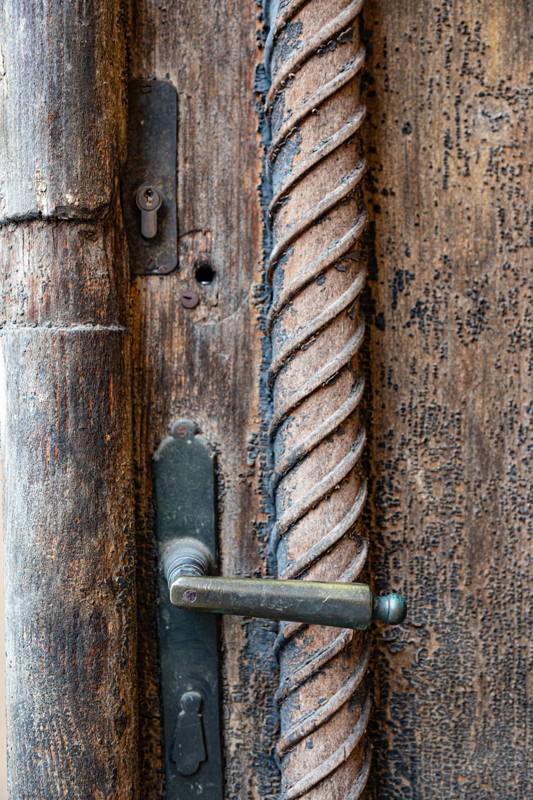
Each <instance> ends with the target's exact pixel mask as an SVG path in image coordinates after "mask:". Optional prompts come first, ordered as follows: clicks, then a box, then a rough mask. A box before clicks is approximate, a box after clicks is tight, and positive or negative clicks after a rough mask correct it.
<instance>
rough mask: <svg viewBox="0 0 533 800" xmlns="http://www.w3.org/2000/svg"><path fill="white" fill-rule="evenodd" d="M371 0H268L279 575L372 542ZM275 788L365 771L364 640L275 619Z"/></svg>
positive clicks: (356, 779) (361, 781) (309, 573)
mask: <svg viewBox="0 0 533 800" xmlns="http://www.w3.org/2000/svg"><path fill="white" fill-rule="evenodd" d="M361 7H362V0H358V1H356V2H346V0H292V2H291V1H290V0H288V1H286V2H283V0H280V2H275V3H272V4H271V6H270V12H271V19H270V35H269V41H268V44H267V67H268V68H269V72H270V81H271V82H270V89H269V92H268V96H267V110H268V114H269V120H270V131H271V142H270V151H269V169H270V176H271V181H272V200H271V205H270V218H271V233H272V250H271V253H270V258H269V264H268V270H269V278H270V280H271V282H272V287H273V298H272V305H271V308H270V312H269V327H270V335H271V343H272V363H271V368H270V381H271V388H272V399H273V413H272V422H271V435H272V440H273V448H274V469H275V475H274V491H275V504H276V520H277V522H276V524H275V526H274V530H273V533H272V546H273V549H274V552H275V554H276V558H277V565H278V577H280V578H285V579H287V578H301V579H303V580H327V581H354V580H357V579H358V578H359V576H360V574H361V571H362V569H363V568H364V564H365V560H366V553H367V545H366V542H365V541H364V540H363V539H362V538H361V537H360V535H359V530H358V521H359V517H360V514H361V511H362V507H363V504H364V501H365V493H366V489H365V482H364V479H363V476H362V475H361V468H360V459H361V453H362V450H363V446H364V441H365V433H364V430H363V428H362V426H361V422H360V420H359V414H358V408H359V404H360V400H361V396H362V392H363V380H362V378H361V377H360V375H359V371H358V368H357V354H358V351H359V348H360V346H361V342H362V339H363V334H364V326H363V322H362V319H361V314H360V309H359V295H360V293H361V290H362V289H363V286H364V282H365V268H364V258H363V254H362V252H361V248H360V238H361V235H362V232H363V229H364V225H365V213H364V209H363V206H362V199H361V191H360V183H361V179H362V176H363V172H364V160H363V155H362V149H361V144H360V139H359V133H358V132H359V128H360V126H361V122H362V120H363V117H364V113H365V110H364V107H363V106H362V105H361V102H360V97H359V78H360V70H361V67H362V64H363V58H364V53H363V49H362V47H361V44H360V40H359V16H358V15H359V13H360V11H361ZM278 648H279V659H280V686H279V691H278V700H279V703H280V716H281V734H280V740H279V743H278V756H279V758H280V761H281V767H282V797H283V798H285V800H294V799H295V798H300V797H305V798H308V799H309V800H311V799H312V800H319V799H320V800H326V798H327V800H337V799H338V800H354V798H358V797H359V796H360V794H361V793H362V791H363V789H364V786H365V783H366V779H367V775H368V769H369V751H368V748H367V746H366V743H365V737H364V733H365V729H366V725H367V720H368V715H369V707H370V701H369V697H368V694H367V692H366V690H365V686H364V680H363V679H364V677H365V673H366V670H367V662H368V650H367V644H366V641H365V637H364V635H363V634H359V633H355V632H353V631H348V630H341V631H339V630H338V629H333V628H323V627H317V626H309V625H302V624H294V623H290V624H282V626H281V629H280V634H279V637H278Z"/></svg>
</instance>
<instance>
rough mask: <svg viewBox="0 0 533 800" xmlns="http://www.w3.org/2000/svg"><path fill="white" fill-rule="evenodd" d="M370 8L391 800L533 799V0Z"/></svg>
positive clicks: (384, 758) (377, 456) (376, 415)
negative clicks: (531, 768) (399, 610)
mask: <svg viewBox="0 0 533 800" xmlns="http://www.w3.org/2000/svg"><path fill="white" fill-rule="evenodd" d="M365 8H366V10H365V17H364V19H365V26H366V30H367V39H368V52H369V56H368V64H367V66H368V95H367V98H368V107H369V112H370V116H369V121H368V123H367V125H366V128H365V141H366V144H367V152H368V157H369V161H370V167H371V177H372V181H371V182H369V184H368V201H369V208H370V209H371V211H372V212H373V214H372V216H373V219H372V223H373V244H374V248H375V260H374V263H373V270H372V274H371V294H372V298H371V299H372V304H373V305H372V307H371V308H370V310H369V314H370V317H371V319H372V321H373V325H372V328H371V341H370V348H369V349H370V372H371V384H372V389H373V401H372V422H371V426H370V432H371V435H372V442H371V451H370V459H371V463H372V466H373V470H374V483H373V487H372V490H371V492H370V496H371V497H372V498H373V513H372V517H371V519H369V524H370V525H371V526H372V531H373V537H374V541H373V543H372V548H371V552H372V553H373V556H372V563H373V572H374V574H375V575H376V576H377V582H378V585H379V586H380V587H390V586H395V587H398V588H400V589H402V590H403V591H404V592H405V593H406V594H407V596H408V598H409V607H410V612H409V621H408V624H407V625H406V626H405V627H404V628H403V630H398V629H392V630H390V631H386V632H383V636H382V637H381V640H380V643H379V648H378V652H377V654H376V656H375V661H374V664H375V683H376V712H375V721H376V722H375V730H374V737H375V750H374V754H375V755H374V763H375V768H374V769H375V772H374V775H375V778H374V785H375V791H376V797H379V798H380V800H395V799H396V798H402V800H407V799H411V798H412V799H413V800H414V799H415V798H416V800H430V799H431V800H434V798H451V797H453V798H459V797H460V798H465V799H466V798H476V800H483V799H485V798H487V799H488V798H491V800H492V799H494V798H506V800H513V799H516V800H519V798H525V797H530V796H531V795H532V794H533V787H532V786H531V782H530V781H531V778H530V775H529V776H528V771H527V764H526V762H527V760H528V758H529V756H530V750H531V740H530V739H529V737H528V731H529V730H530V724H531V696H532V691H531V679H530V675H531V671H530V668H529V672H528V663H529V665H530V664H531V645H530V640H531V635H530V631H528V628H529V618H530V612H529V605H530V599H529V596H528V595H529V594H530V587H531V571H530V568H529V567H528V564H529V563H530V559H531V528H530V527H529V528H528V527H527V514H528V510H527V497H528V486H529V481H530V477H529V471H528V470H529V465H528V461H527V456H528V454H527V446H528V440H529V441H530V438H529V437H530V433H529V432H528V431H529V428H528V409H529V410H530V408H529V407H528V403H529V402H530V395H531V372H530V367H529V363H530V362H529V360H528V358H529V353H528V337H530V335H531V318H530V313H531V312H530V309H531V299H530V294H528V291H530V286H531V283H530V281H531V266H530V265H531V239H530V230H529V229H528V225H529V224H530V220H529V211H528V209H529V206H530V203H531V130H530V126H529V127H528V125H529V119H528V115H530V114H531V110H530V109H529V99H530V97H531V83H530V70H531V51H530V49H528V44H527V42H528V36H529V35H530V34H531V30H532V23H533V19H532V11H533V7H532V6H531V3H528V2H527V1H526V0H521V2H495V1H494V0H469V1H468V2H466V1H465V0H457V2H453V3H452V2H449V1H448V0H446V1H445V0H442V1H439V2H435V3H427V2H424V1H423V0H409V2H405V3H402V4H401V13H400V10H399V7H398V3H396V2H393V1H392V0H387V1H386V2H377V1H376V0H368V2H367V3H366V7H365ZM528 719H529V723H528ZM528 751H529V752H528Z"/></svg>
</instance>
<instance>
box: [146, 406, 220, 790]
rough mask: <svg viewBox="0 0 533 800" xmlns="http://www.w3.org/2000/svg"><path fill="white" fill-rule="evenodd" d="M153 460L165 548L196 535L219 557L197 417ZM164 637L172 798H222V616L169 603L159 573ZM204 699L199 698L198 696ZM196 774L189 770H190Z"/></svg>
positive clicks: (178, 427)
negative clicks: (220, 697)
mask: <svg viewBox="0 0 533 800" xmlns="http://www.w3.org/2000/svg"><path fill="white" fill-rule="evenodd" d="M171 433H172V435H171V436H169V437H167V438H166V439H164V440H163V442H162V443H161V444H160V445H159V447H158V449H157V451H156V453H155V455H154V458H153V481H154V499H155V515H156V516H155V522H156V534H157V539H158V543H159V547H160V548H161V549H164V548H165V545H167V544H168V543H169V542H171V541H173V540H176V539H177V538H181V537H190V536H194V537H195V538H196V539H199V540H200V541H201V542H203V544H204V545H205V546H206V547H207V548H208V549H209V551H210V553H211V555H212V558H213V562H214V561H215V558H216V540H215V536H216V532H215V482H214V460H213V455H212V454H211V452H210V450H209V447H208V445H207V442H206V441H205V439H203V437H201V436H199V435H198V433H197V427H196V425H195V424H194V422H191V421H190V420H179V421H177V422H175V423H174V424H173V426H172V429H171ZM159 641H160V658H161V697H162V705H163V727H164V738H165V742H164V744H165V774H166V799H167V800H189V798H196V797H198V798H202V800H223V772H222V754H221V745H220V716H219V713H220V708H219V691H220V690H219V655H218V652H219V650H218V627H217V619H216V617H214V616H212V615H211V614H202V613H198V612H194V611H185V610H181V609H178V608H176V607H175V606H172V605H171V604H170V598H169V591H168V585H167V582H166V580H165V578H164V576H163V575H161V576H160V593H159ZM198 696H199V697H198ZM191 770H193V772H192V774H182V773H183V772H189V773H190V772H191Z"/></svg>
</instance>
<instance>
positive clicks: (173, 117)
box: [121, 80, 178, 275]
mask: <svg viewBox="0 0 533 800" xmlns="http://www.w3.org/2000/svg"><path fill="white" fill-rule="evenodd" d="M128 98H129V102H128V159H127V162H126V165H125V169H124V172H123V175H122V182H121V183H122V211H123V215H124V226H125V228H126V235H127V238H128V246H129V253H130V263H131V267H132V270H133V272H134V273H136V274H137V275H144V274H149V273H153V274H166V273H168V272H172V270H173V269H175V268H176V266H177V263H178V244H177V241H178V239H177V210H176V188H177V174H176V173H177V159H176V147H177V117H178V99H177V92H176V89H175V88H174V86H172V84H171V83H169V82H168V81H156V80H143V81H132V82H131V83H130V86H129V94H128ZM142 186H149V187H154V188H155V189H156V190H157V192H158V193H159V194H160V195H161V198H162V202H161V206H160V208H159V209H158V211H157V233H156V234H155V236H153V237H152V238H145V237H144V236H143V235H142V233H141V210H140V208H139V207H138V204H137V202H136V194H137V192H138V190H139V188H140V187H142Z"/></svg>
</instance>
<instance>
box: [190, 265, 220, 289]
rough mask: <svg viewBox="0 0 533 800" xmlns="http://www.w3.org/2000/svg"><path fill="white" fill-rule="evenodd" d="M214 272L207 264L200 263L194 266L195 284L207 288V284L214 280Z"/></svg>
mask: <svg viewBox="0 0 533 800" xmlns="http://www.w3.org/2000/svg"><path fill="white" fill-rule="evenodd" d="M215 276H216V272H215V270H214V269H213V267H212V266H211V264H209V263H207V262H201V263H198V264H196V267H195V270H194V277H195V278H196V280H197V282H198V283H199V284H200V286H209V284H211V283H213V281H214V280H215Z"/></svg>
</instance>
